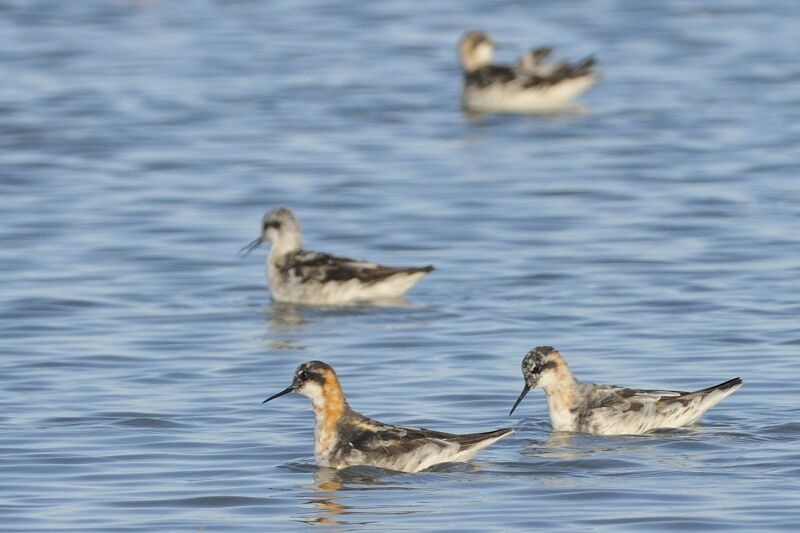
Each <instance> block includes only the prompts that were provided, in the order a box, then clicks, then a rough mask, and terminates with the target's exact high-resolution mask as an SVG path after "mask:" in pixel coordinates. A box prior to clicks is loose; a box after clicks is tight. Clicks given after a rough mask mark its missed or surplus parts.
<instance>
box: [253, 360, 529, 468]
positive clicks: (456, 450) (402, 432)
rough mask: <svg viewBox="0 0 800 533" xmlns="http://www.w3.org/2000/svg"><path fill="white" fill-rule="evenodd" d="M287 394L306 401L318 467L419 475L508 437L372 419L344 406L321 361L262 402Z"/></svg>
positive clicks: (506, 431)
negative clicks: (369, 468)
mask: <svg viewBox="0 0 800 533" xmlns="http://www.w3.org/2000/svg"><path fill="white" fill-rule="evenodd" d="M290 392H297V393H299V394H302V395H303V396H306V397H308V399H309V400H311V405H312V406H313V408H314V417H315V418H316V426H315V428H314V457H315V459H316V461H317V464H318V465H319V466H326V467H331V468H345V467H348V466H356V465H370V466H377V467H380V468H387V469H389V470H399V471H402V472H419V471H420V470H424V469H426V468H429V467H431V466H433V465H435V464H438V463H448V462H466V461H468V460H469V459H471V458H472V457H473V456H474V455H475V454H476V453H478V452H479V451H481V450H482V449H484V448H486V447H487V446H489V445H490V444H493V443H495V442H497V441H498V440H500V439H502V438H503V437H505V436H507V435H510V434H511V433H513V430H512V429H510V428H509V429H499V430H497V431H489V432H486V433H472V434H468V435H455V434H452V433H443V432H440V431H431V430H429V429H421V428H415V427H405V426H393V425H390V424H384V423H382V422H378V421H376V420H372V419H370V418H367V417H366V416H363V415H361V414H359V413H357V412H355V411H353V410H352V409H351V408H350V406H349V405H348V404H347V401H346V400H345V397H344V394H343V393H342V388H341V386H340V385H339V378H338V377H337V376H336V372H334V371H333V368H331V367H330V366H329V365H327V364H325V363H323V362H322V361H309V362H307V363H303V364H301V365H300V366H298V367H297V370H296V371H295V373H294V379H293V380H292V384H291V385H289V386H288V387H286V388H285V389H284V390H282V391H281V392H279V393H277V394H275V395H273V396H270V397H269V398H267V399H266V400H264V403H266V402H268V401H270V400H274V399H275V398H278V397H280V396H283V395H285V394H289V393H290Z"/></svg>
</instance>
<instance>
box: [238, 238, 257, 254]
mask: <svg viewBox="0 0 800 533" xmlns="http://www.w3.org/2000/svg"><path fill="white" fill-rule="evenodd" d="M259 244H261V237H259V238H257V239H255V240H254V241H252V242H250V243H248V244H247V245H245V246H244V247H243V248H242V249H241V250H239V257H245V256H247V255H248V254H249V253H250V252H252V251H253V250H255V249H256V248H258V245H259Z"/></svg>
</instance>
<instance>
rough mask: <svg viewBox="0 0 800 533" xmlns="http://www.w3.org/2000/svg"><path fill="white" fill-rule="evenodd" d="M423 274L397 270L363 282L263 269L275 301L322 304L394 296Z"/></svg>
mask: <svg viewBox="0 0 800 533" xmlns="http://www.w3.org/2000/svg"><path fill="white" fill-rule="evenodd" d="M424 275H425V273H424V272H418V273H414V274H402V273H399V274H395V275H394V276H391V277H389V278H386V279H384V280H381V281H376V282H373V283H363V282H361V281H359V280H358V279H351V280H348V281H327V282H320V281H315V280H306V281H303V280H301V279H300V278H298V277H296V276H283V275H282V274H281V273H280V272H279V271H278V269H277V268H275V267H272V266H270V267H268V270H267V276H268V278H269V279H268V283H269V290H270V294H271V295H272V297H273V299H275V300H276V301H279V302H290V303H308V304H322V305H326V304H327V305H332V304H333V305H335V304H348V303H353V302H359V301H368V300H380V299H390V298H398V297H400V296H402V295H403V294H404V293H405V292H406V291H407V290H408V289H410V288H411V287H412V286H413V285H414V284H416V283H417V281H419V280H420V278H422V277H423V276H424Z"/></svg>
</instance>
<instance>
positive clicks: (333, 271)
mask: <svg viewBox="0 0 800 533" xmlns="http://www.w3.org/2000/svg"><path fill="white" fill-rule="evenodd" d="M284 269H285V270H286V271H288V273H289V274H290V275H294V276H297V277H299V278H301V279H302V280H303V281H311V280H314V281H321V282H327V281H349V280H352V279H357V280H359V281H362V282H364V283H369V282H374V281H379V280H382V279H386V278H388V277H389V276H392V275H394V274H397V273H400V272H404V271H408V270H412V269H403V268H391V267H385V266H381V265H378V264H376V263H370V262H367V261H359V260H357V259H350V258H349V257H339V256H336V255H331V254H325V253H321V252H307V251H300V252H296V253H295V254H293V255H292V256H291V257H290V258H289V260H288V261H287V263H286V265H285V266H284Z"/></svg>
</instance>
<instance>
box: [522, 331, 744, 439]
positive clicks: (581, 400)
mask: <svg viewBox="0 0 800 533" xmlns="http://www.w3.org/2000/svg"><path fill="white" fill-rule="evenodd" d="M522 376H523V378H524V379H525V386H524V387H523V389H522V393H521V394H520V395H519V398H517V401H516V403H514V407H512V408H511V413H513V412H514V410H515V409H516V408H517V406H518V405H519V403H520V402H521V401H522V399H523V398H525V395H526V394H528V391H530V390H531V389H534V388H537V387H539V388H541V389H543V390H544V393H545V395H546V396H547V408H548V411H549V413H550V422H551V424H552V426H553V430H554V431H571V432H580V433H592V434H595V435H638V434H642V433H646V432H648V431H651V430H654V429H658V428H676V427H682V426H688V425H691V424H694V423H695V422H696V421H697V420H698V419H699V418H700V417H701V416H703V414H705V412H706V411H708V410H709V409H711V408H712V407H714V406H715V405H717V404H718V403H719V402H721V401H722V400H723V399H724V398H726V397H727V396H729V395H730V394H732V393H733V392H735V391H736V390H737V389H738V388H739V387H741V386H742V380H741V379H740V378H735V379H731V380H728V381H726V382H724V383H720V384H719V385H714V386H712V387H708V388H706V389H701V390H698V391H694V392H680V391H668V390H642V389H630V388H627V387H616V386H611V385H597V384H594V383H580V382H578V380H576V379H575V378H574V377H573V376H572V372H570V370H569V368H568V367H567V363H566V361H564V358H563V357H561V354H560V353H558V351H557V350H555V349H554V348H552V347H550V346H538V347H536V348H534V349H533V350H531V351H530V352H528V353H527V354H526V355H525V358H524V359H523V360H522ZM511 413H509V414H511Z"/></svg>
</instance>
